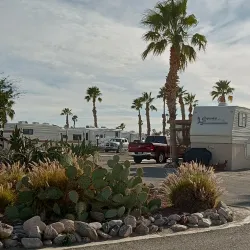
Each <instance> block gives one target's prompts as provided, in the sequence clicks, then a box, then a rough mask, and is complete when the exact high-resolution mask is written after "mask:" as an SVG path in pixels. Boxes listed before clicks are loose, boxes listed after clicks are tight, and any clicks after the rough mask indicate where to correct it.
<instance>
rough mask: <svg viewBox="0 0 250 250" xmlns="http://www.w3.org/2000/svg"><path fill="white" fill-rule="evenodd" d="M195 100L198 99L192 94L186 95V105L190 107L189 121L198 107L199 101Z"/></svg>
mask: <svg viewBox="0 0 250 250" xmlns="http://www.w3.org/2000/svg"><path fill="white" fill-rule="evenodd" d="M195 98H196V95H194V94H190V93H188V94H186V96H185V97H184V101H185V105H188V111H189V114H188V117H189V120H192V116H193V114H192V113H193V108H194V107H196V106H197V105H198V100H196V99H195Z"/></svg>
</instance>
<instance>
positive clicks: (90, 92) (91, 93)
mask: <svg viewBox="0 0 250 250" xmlns="http://www.w3.org/2000/svg"><path fill="white" fill-rule="evenodd" d="M86 94H87V95H86V96H85V100H87V102H90V101H92V103H93V109H92V112H93V117H94V126H95V127H96V128H97V127H98V125H97V111H96V102H97V101H98V102H102V98H101V96H102V93H101V91H100V89H99V88H98V87H96V86H94V87H90V88H88V89H87V91H86Z"/></svg>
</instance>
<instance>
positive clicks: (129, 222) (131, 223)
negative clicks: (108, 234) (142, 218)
mask: <svg viewBox="0 0 250 250" xmlns="http://www.w3.org/2000/svg"><path fill="white" fill-rule="evenodd" d="M124 224H125V225H127V226H131V227H132V228H135V227H136V218H135V217H134V216H132V215H128V216H126V217H125V218H124Z"/></svg>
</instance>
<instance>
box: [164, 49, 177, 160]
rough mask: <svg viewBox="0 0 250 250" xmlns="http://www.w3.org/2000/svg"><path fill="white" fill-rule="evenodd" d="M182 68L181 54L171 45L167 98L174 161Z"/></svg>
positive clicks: (175, 158) (175, 157) (173, 158)
mask: <svg viewBox="0 0 250 250" xmlns="http://www.w3.org/2000/svg"><path fill="white" fill-rule="evenodd" d="M179 68H180V60H179V55H178V54H177V53H176V50H175V49H174V48H173V47H171V49H170V67H169V73H168V76H167V81H166V84H165V87H166V100H167V106H168V110H169V123H170V126H169V128H170V145H171V157H172V160H173V162H176V161H178V155H177V147H176V129H175V119H176V96H177V83H178V75H177V74H178V70H179Z"/></svg>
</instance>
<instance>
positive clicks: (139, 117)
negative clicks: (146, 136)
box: [138, 110, 142, 141]
mask: <svg viewBox="0 0 250 250" xmlns="http://www.w3.org/2000/svg"><path fill="white" fill-rule="evenodd" d="M138 126H139V139H140V141H141V131H142V129H141V112H140V110H139V114H138Z"/></svg>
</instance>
